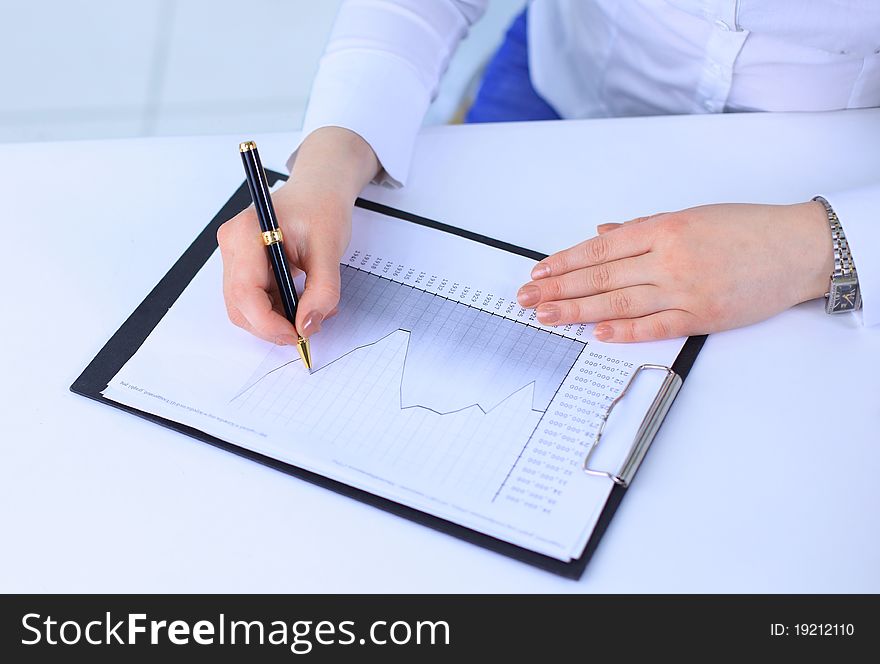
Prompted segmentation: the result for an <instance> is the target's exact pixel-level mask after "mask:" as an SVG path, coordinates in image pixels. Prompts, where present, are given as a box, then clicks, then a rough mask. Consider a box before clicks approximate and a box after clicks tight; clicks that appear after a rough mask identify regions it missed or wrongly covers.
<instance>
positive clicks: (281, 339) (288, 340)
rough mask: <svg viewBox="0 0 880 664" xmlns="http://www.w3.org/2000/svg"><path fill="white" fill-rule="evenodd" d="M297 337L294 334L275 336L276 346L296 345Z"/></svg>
mask: <svg viewBox="0 0 880 664" xmlns="http://www.w3.org/2000/svg"><path fill="white" fill-rule="evenodd" d="M296 342H297V339H296V337H295V336H293V335H292V334H279V335H278V336H277V337H275V345H276V346H294V345H296Z"/></svg>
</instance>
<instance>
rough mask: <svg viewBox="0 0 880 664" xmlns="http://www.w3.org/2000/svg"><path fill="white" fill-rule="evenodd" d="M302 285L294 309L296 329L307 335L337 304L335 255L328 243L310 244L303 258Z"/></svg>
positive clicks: (317, 330)
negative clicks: (300, 293) (304, 282)
mask: <svg viewBox="0 0 880 664" xmlns="http://www.w3.org/2000/svg"><path fill="white" fill-rule="evenodd" d="M303 268H304V270H303V271H304V272H305V273H306V285H305V288H304V289H303V292H302V295H301V296H300V298H299V306H298V307H297V310H296V329H297V331H298V332H299V333H300V334H301V335H302V336H304V337H306V338H308V337H310V336H312V335H313V334H316V333H318V332H320V331H321V325H322V323H323V322H324V319H325V318H327V317H329V316H332V315H333V314H334V313H335V309H336V305H337V304H339V256H337V255H336V252H335V251H333V250H332V249H331V248H330V247H312V248H311V251H310V252H309V255H308V258H307V259H306V260H305V261H303Z"/></svg>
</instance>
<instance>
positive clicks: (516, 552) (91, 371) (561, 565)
mask: <svg viewBox="0 0 880 664" xmlns="http://www.w3.org/2000/svg"><path fill="white" fill-rule="evenodd" d="M266 175H267V177H268V179H269V184H270V185H274V184H275V183H277V182H278V181H279V180H285V179H287V176H285V175H282V174H281V173H278V172H275V171H267V172H266ZM250 204H251V199H250V193H249V192H248V188H247V184H246V183H244V182H243V183H242V184H241V186H239V188H238V190H237V191H236V192H235V193H234V194H233V195H232V197H231V198H230V199H229V200H228V201H227V202H226V204H225V205H224V206H223V207H222V208H221V209H220V211H219V212H218V213H217V214H216V215H215V216H214V218H213V219H212V220H211V222H210V223H209V224H208V225H207V226H206V227H205V228H204V230H202V232H201V233H199V235H198V237H197V238H196V239H195V240H194V241H193V243H192V244H191V245H190V246H189V248H188V249H187V250H186V251H185V252H184V253H183V255H182V256H181V257H180V258H179V259H178V260H177V262H176V263H175V264H174V265H173V266H172V267H171V269H170V270H168V272H167V273H166V274H165V276H164V277H162V279H161V280H160V281H159V283H158V284H156V286H155V287H154V288H153V290H152V291H150V293H149V295H147V297H146V298H145V299H144V301H143V302H141V303H140V305H138V307H137V309H135V310H134V312H133V313H132V314H131V315H130V316H129V317H128V319H127V320H126V321H125V322H124V323H123V324H122V326H121V327H120V328H119V329H118V330H117V331H116V333H115V334H114V335H113V336H112V337H111V338H110V339H109V341H107V343H106V344H105V345H104V347H103V348H102V349H101V351H100V352H99V353H98V354H97V355H96V356H95V358H94V359H93V360H92V361H91V362H90V363H89V365H88V366H87V367H86V368H85V369H84V370H83V372H82V374H80V376H79V378H77V379H76V380H75V381H74V383H73V385H71V386H70V390H71V391H72V392H74V393H76V394H80V395H82V396H84V397H88V398H90V399H94V400H95V401H100V402H101V403H105V404H108V405H110V406H113V407H114V408H119V409H121V410H124V411H127V412H129V413H132V414H134V415H137V416H139V417H143V418H144V419H147V420H150V421H151V422H155V423H156V424H161V425H162V426H165V427H168V428H169V429H174V430H175V431H178V432H180V433H183V434H186V435H187V436H190V437H192V438H195V439H197V440H200V441H202V442H205V443H209V444H211V445H214V446H216V447H219V448H221V449H224V450H226V451H228V452H232V453H234V454H238V455H239V456H243V457H245V458H247V459H251V460H252V461H257V462H259V463H262V464H264V465H266V466H269V467H271V468H274V469H276V470H280V471H282V472H285V473H288V474H289V475H293V476H294V477H297V478H299V479H303V480H306V481H308V482H311V483H312V484H316V485H318V486H321V487H324V488H326V489H330V490H332V491H336V492H337V493H341V494H342V495H345V496H348V497H350V498H354V499H356V500H359V501H361V502H363V503H366V504H368V505H372V506H373V507H378V508H380V509H383V510H385V511H386V512H390V513H392V514H395V515H397V516H402V517H404V518H407V519H410V520H411V521H415V522H416V523H420V524H422V525H425V526H428V527H430V528H433V529H434V530H438V531H440V532H443V533H447V534H449V535H453V536H455V537H458V538H460V539H463V540H465V541H467V542H471V543H473V544H477V545H479V546H482V547H484V548H487V549H490V550H492V551H496V552H498V553H501V554H504V555H506V556H510V557H511V558H514V559H516V560H520V561H522V562H525V563H528V564H530V565H534V566H535V567H539V568H541V569H544V570H546V571H549V572H553V573H554V574H558V575H560V576H564V577H567V578H570V579H579V578H580V577H581V575H582V574H583V572H584V569H585V568H586V565H587V562H589V560H590V557H591V556H592V555H593V552H594V551H595V550H596V547H597V546H598V544H599V541H600V539H601V538H602V535H603V533H604V532H605V529H606V528H607V527H608V524H609V523H610V522H611V518H612V517H613V516H614V512H615V510H616V509H617V506H618V505H619V504H620V501H621V500H622V499H623V496H624V494H625V493H626V487H627V486H628V484H629V481H630V480H631V479H632V476H633V475H634V474H635V471H636V470H637V468H638V464H639V463H640V462H641V459H642V457H644V454H645V453H646V452H647V449H648V446H649V445H650V442H651V439H653V435H654V434H655V433H656V430H657V429H658V428H659V426H660V424H661V423H662V420H663V417H664V416H665V414H666V411H667V410H668V408H669V406H670V405H671V404H672V401H673V400H674V398H675V394H676V393H677V391H678V387H680V385H681V382H682V381H684V379H685V378H686V377H687V374H688V372H689V371H690V368H691V366H692V365H693V363H694V360H695V359H696V357H697V354H698V353H699V352H700V349H701V348H702V346H703V343H704V342H705V340H706V337H705V336H698V337H690V338H689V339H688V340H687V341H686V342H685V344H684V346H683V347H682V349H681V351H680V352H679V355H678V357H677V358H676V360H675V362H674V363H673V365H672V367H669V368H668V371H669V373H670V375H674V376H677V377H678V378H677V385H676V389H675V390H674V392H671V393H670V395H671V397H670V396H669V395H667V398H666V399H665V401H664V402H663V403H662V404H661V410H662V412H660V413H659V416H656V417H655V418H654V421H653V423H652V425H651V426H650V427H648V428H649V429H650V430H649V431H648V434H650V436H649V438H648V439H647V442H646V443H644V444H643V445H641V446H638V445H634V447H633V450H631V452H632V453H634V455H631V457H632V458H631V461H633V463H631V464H630V466H629V468H628V469H627V470H626V471H625V472H626V478H625V481H624V479H622V478H621V477H620V476H618V475H617V474H612V473H602V474H607V475H608V476H609V477H611V478H612V479H613V480H615V483H614V486H613V488H612V490H611V493H610V494H609V496H608V500H607V501H606V503H605V507H604V509H603V510H602V514H601V516H600V517H599V520H598V522H597V524H596V527H595V528H594V529H593V532H592V534H591V535H590V538H589V540H588V541H587V545H586V547H585V548H584V551H583V553H582V554H581V556H580V558H577V559H574V560H571V561H570V562H563V561H561V560H557V559H556V558H552V557H550V556H547V555H544V554H541V553H536V552H534V551H531V550H529V549H526V548H524V547H520V546H517V545H515V544H510V543H509V542H505V541H502V540H499V539H496V538H495V537H492V536H490V535H486V534H485V533H481V532H478V531H476V530H472V529H470V528H467V527H465V526H461V525H459V524H456V523H453V522H451V521H447V520H446V519H442V518H440V517H438V516H434V515H432V514H428V513H426V512H422V511H421V510H418V509H415V508H413V507H409V506H407V505H402V504H400V503H396V502H394V501H392V500H390V499H388V498H383V497H380V496H377V495H375V494H372V493H370V492H369V491H365V490H363V489H358V488H355V487H352V486H350V485H348V484H345V483H343V482H340V481H337V480H333V479H330V478H327V477H324V476H323V475H319V474H317V473H313V472H311V471H308V470H304V469H302V468H299V467H297V466H294V465H292V464H289V463H286V462H283V461H279V460H278V459H275V458H272V457H269V456H266V455H264V454H260V453H258V452H254V451H252V450H249V449H246V448H244V447H239V446H238V445H235V444H233V443H229V442H226V441H224V440H221V439H219V438H216V437H214V436H211V435H209V434H207V433H205V432H203V431H200V430H198V429H195V428H193V427H190V426H187V425H185V424H181V423H179V422H175V421H173V420H169V419H166V418H164V417H159V416H157V415H153V414H152V413H147V412H144V411H141V410H138V409H136V408H132V407H130V406H126V405H123V404H120V403H117V402H115V401H111V400H110V399H106V398H105V397H103V396H102V395H101V392H103V391H104V390H105V389H106V388H107V385H108V384H109V382H110V380H112V378H113V377H114V376H115V375H116V374H117V373H118V372H119V371H120V369H122V367H123V366H124V365H125V363H126V362H128V360H129V359H130V358H131V357H132V356H133V355H134V354H135V353H136V352H137V350H138V349H139V348H140V347H141V345H142V344H143V343H144V341H146V339H147V337H148V336H149V335H150V333H151V332H152V331H153V329H154V328H155V327H156V326H157V325H158V324H159V321H161V320H162V318H163V316H164V315H165V314H166V313H167V311H168V309H169V308H170V307H171V305H172V304H174V302H175V301H176V300H177V298H178V297H180V295H181V293H183V291H184V289H185V288H186V287H187V286H188V285H189V282H190V281H191V280H192V279H193V278H194V277H195V276H196V274H197V273H198V272H199V270H200V269H201V268H202V266H203V265H204V264H205V262H206V261H207V260H208V259H209V258H210V257H211V255H212V254H213V253H214V251H215V250H216V248H217V229H218V228H219V227H220V225H221V224H223V223H224V222H225V221H227V220H228V219H230V218H232V217H233V216H235V215H236V214H238V213H239V212H240V211H241V210H243V209H244V208H246V207H247V206H248V205H250ZM355 205H357V206H358V207H361V208H364V209H367V210H371V211H373V212H378V213H381V214H384V215H387V216H389V217H394V218H396V219H400V220H403V221H408V222H411V223H415V224H419V225H422V226H427V227H429V228H433V229H436V230H439V231H443V232H445V233H452V234H454V235H458V236H460V237H463V238H467V239H469V240H473V241H476V242H481V243H483V244H487V245H489V246H492V247H496V248H498V249H503V250H505V251H510V252H512V253H515V254H519V255H521V256H525V257H527V258H531V259H534V260H541V259H542V258H545V257H546V255H545V254H542V253H540V252H537V251H532V250H531V249H525V248H523V247H518V246H516V245H513V244H509V243H507V242H503V241H501V240H496V239H494V238H490V237H487V236H485V235H480V234H478V233H473V232H471V231H468V230H465V229H462V228H457V227H455V226H450V225H448V224H444V223H441V222H438V221H434V220H432V219H427V218H425V217H420V216H418V215H415V214H411V213H409V212H404V211H402V210H397V209H395V208H392V207H389V206H387V205H383V204H381V203H375V202H372V201H367V200H364V199H360V198H359V199H358V200H357V201H356V202H355ZM659 401H660V397H659V395H658V400H655V403H654V406H657V405H658V403H659ZM655 415H656V413H655ZM646 422H647V418H646ZM646 422H643V427H642V429H645V428H646V427H645V426H644V425H645V424H646ZM640 432H641V429H640ZM637 448H638V449H637ZM636 457H637V458H636Z"/></svg>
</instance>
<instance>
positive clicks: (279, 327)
mask: <svg viewBox="0 0 880 664" xmlns="http://www.w3.org/2000/svg"><path fill="white" fill-rule="evenodd" d="M340 163H343V164H345V167H344V168H341V167H339V164H340ZM376 169H378V161H377V160H376V157H375V155H374V154H373V152H372V150H371V149H370V148H369V146H367V145H366V143H365V142H364V141H363V140H362V139H360V138H359V137H358V136H357V135H355V134H353V133H352V132H350V131H348V130H346V129H341V128H339V127H326V128H324V129H319V130H317V131H315V132H314V133H313V134H311V135H310V136H309V137H308V138H307V139H306V140H305V141H304V142H303V144H302V145H301V146H300V148H299V150H298V152H297V158H296V162H295V163H294V164H293V171H292V173H291V178H290V179H289V180H288V181H287V182H286V183H284V184H283V185H282V186H281V187H279V188H278V189H276V190H275V191H274V192H273V193H272V197H271V200H272V204H273V208H274V211H275V213H276V221H277V223H278V224H279V228H280V229H281V231H282V237H283V243H282V247H283V249H284V254H285V257H286V259H287V262H288V265H289V266H290V270H291V272H292V274H293V275H296V274H297V272H298V271H302V272H305V274H306V283H305V288H304V289H303V291H302V292H301V293H299V294H298V295H299V302H298V306H297V308H296V314H295V319H294V320H295V323H293V324H292V323H291V322H290V321H289V320H288V318H287V316H286V312H285V311H284V308H283V303H282V299H281V294H280V291H279V290H278V287H277V285H276V280H275V276H274V274H273V271H272V268H271V267H270V264H269V262H268V260H267V258H268V253H267V249H266V245H265V244H264V241H263V238H262V229H261V228H260V225H259V220H258V217H257V211H256V208H255V207H253V206H252V207H248V208H247V209H245V210H242V212H240V213H239V214H237V215H236V216H235V217H233V218H232V219H230V220H229V221H227V222H226V223H225V224H223V226H221V227H220V230H219V232H218V233H217V240H218V242H219V244H220V250H221V253H222V255H223V296H224V299H225V301H226V309H227V312H228V314H229V318H230V320H231V321H232V322H233V323H234V324H235V325H237V326H239V327H241V328H242V329H244V330H247V331H248V332H250V333H252V334H254V335H256V336H258V337H260V338H261V339H264V340H266V341H269V342H272V343H276V344H288V345H296V344H297V343H298V337H299V336H302V337H304V338H311V337H312V336H314V335H315V334H317V333H318V332H319V331H320V329H321V325H322V323H323V321H324V320H325V319H327V318H329V317H330V316H332V315H333V314H334V313H335V311H336V306H337V304H338V302H339V261H340V259H341V257H342V254H343V253H344V252H345V250H346V248H347V246H348V242H349V239H350V237H351V213H352V209H353V206H354V201H355V198H356V197H357V195H358V194H359V193H360V191H361V189H362V188H363V187H364V185H365V184H366V183H367V182H368V181H369V180H370V178H372V177H373V176H374V175H375V172H376Z"/></svg>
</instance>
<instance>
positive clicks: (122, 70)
mask: <svg viewBox="0 0 880 664" xmlns="http://www.w3.org/2000/svg"><path fill="white" fill-rule="evenodd" d="M424 1H425V2H433V1H436V0H424ZM339 4H340V0H238V1H235V0H42V1H34V0H0V26H2V32H3V37H2V39H0V141H44V140H64V139H79V138H104V137H107V138H110V137H123V136H153V135H173V134H209V133H242V132H260V131H283V130H289V129H298V128H299V127H300V125H301V123H302V115H303V111H304V109H305V104H306V100H307V99H308V93H309V88H310V86H311V81H312V77H313V76H314V73H315V70H316V67H317V63H318V59H319V58H320V55H321V52H322V50H323V48H324V43H325V41H326V39H327V36H328V34H329V31H330V27H331V25H332V22H333V18H334V16H335V15H336V11H337V9H338V7H339ZM523 4H524V0H494V1H493V2H492V3H491V5H490V9H489V12H488V13H487V15H486V16H485V17H484V19H483V20H482V21H480V23H479V24H477V26H475V28H474V29H473V30H472V31H471V34H470V35H469V36H468V38H467V39H466V40H465V41H464V42H463V44H462V46H461V47H460V48H459V50H458V53H457V54H456V56H455V58H454V60H453V62H452V63H451V65H450V69H449V72H448V74H447V76H446V78H445V79H444V83H443V86H442V88H441V93H440V95H439V97H438V99H437V100H436V101H435V103H434V105H433V106H432V108H431V111H430V113H429V116H428V118H427V122H428V123H438V122H445V121H447V120H448V119H449V117H450V116H451V114H452V113H453V112H454V110H455V108H456V107H457V105H458V102H459V99H460V98H461V95H462V93H463V92H464V90H465V88H466V86H467V84H468V82H469V81H470V80H471V79H472V78H473V76H474V74H475V72H476V71H477V70H478V68H479V67H480V66H481V65H482V64H483V63H484V62H485V60H486V59H487V58H488V57H489V56H490V55H491V53H492V52H493V51H494V50H495V48H496V47H497V45H498V43H499V42H500V40H501V38H502V35H503V32H504V29H505V28H506V27H507V25H508V24H509V22H510V21H511V19H512V18H513V16H514V15H515V14H516V13H517V12H518V11H519V10H520V9H521V8H522V6H523ZM254 63H259V65H260V66H259V67H255V66H254Z"/></svg>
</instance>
